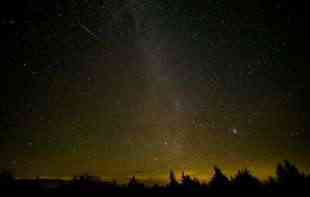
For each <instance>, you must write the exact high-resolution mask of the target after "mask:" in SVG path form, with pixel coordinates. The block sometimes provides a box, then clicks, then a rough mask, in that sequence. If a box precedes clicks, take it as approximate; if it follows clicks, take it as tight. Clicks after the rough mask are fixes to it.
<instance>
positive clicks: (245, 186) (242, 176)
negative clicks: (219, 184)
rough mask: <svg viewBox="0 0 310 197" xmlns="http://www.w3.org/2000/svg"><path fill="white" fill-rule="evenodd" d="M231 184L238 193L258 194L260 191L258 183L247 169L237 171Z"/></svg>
mask: <svg viewBox="0 0 310 197" xmlns="http://www.w3.org/2000/svg"><path fill="white" fill-rule="evenodd" d="M231 182H232V185H233V187H234V188H235V189H236V190H239V192H254V191H255V192H258V191H260V190H261V183H260V181H259V180H258V179H257V178H256V177H255V176H253V175H252V174H251V172H250V171H249V170H248V169H244V170H239V171H238V172H237V175H236V176H235V177H234V178H232V180H231Z"/></svg>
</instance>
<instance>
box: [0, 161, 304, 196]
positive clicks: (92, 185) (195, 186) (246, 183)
mask: <svg viewBox="0 0 310 197" xmlns="http://www.w3.org/2000/svg"><path fill="white" fill-rule="evenodd" d="M309 186H310V176H309V175H305V174H304V173H301V172H300V171H299V170H298V169H297V168H296V166H294V165H293V164H291V163H290V162H288V161H284V162H283V163H280V164H278V166H277V168H276V176H275V177H270V178H269V179H268V180H267V181H264V182H263V181H260V180H259V179H257V178H256V177H255V176H253V175H252V174H251V172H250V171H249V170H247V169H244V170H239V171H238V172H237V174H236V175H235V176H234V177H232V178H230V179H229V178H227V176H225V174H224V173H223V172H222V171H221V169H220V168H218V167H214V174H213V176H212V177H211V179H210V181H209V182H208V183H201V182H200V181H199V180H198V179H196V178H193V177H191V176H189V175H186V174H185V173H184V172H183V173H182V176H181V180H180V181H179V182H178V181H177V179H176V176H175V173H174V172H173V171H170V173H169V183H168V184H167V185H165V186H160V185H153V186H152V187H147V186H145V185H144V184H143V182H142V181H139V180H138V179H137V178H136V177H135V176H133V177H131V178H130V179H129V182H128V184H127V185H124V186H121V185H118V184H117V183H116V181H112V182H106V181H102V180H101V179H100V178H99V177H96V176H90V175H88V174H84V175H81V176H75V177H73V179H72V180H71V181H64V180H49V179H40V178H36V179H32V180H22V179H15V177H14V175H13V173H12V172H11V171H8V170H4V171H2V172H1V173H0V189H1V190H2V192H11V193H15V192H48V193H50V192H52V193H53V192H55V193H63V192H66V193H89V192H96V193H179V192H180V193H201V194H207V195H211V196H213V195H214V196H216V195H223V194H226V195H231V194H246V195H248V196H262V195H266V194H275V195H279V194H284V193H294V194H299V193H300V194H301V193H304V194H307V192H308V188H309Z"/></svg>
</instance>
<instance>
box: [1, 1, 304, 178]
mask: <svg viewBox="0 0 310 197" xmlns="http://www.w3.org/2000/svg"><path fill="white" fill-rule="evenodd" d="M10 2H11V4H10V5H9V4H8V3H7V4H6V3H4V4H3V5H2V6H1V9H2V10H1V13H2V14H1V18H0V23H1V24H0V25H1V32H2V33H1V34H2V41H1V48H2V49H1V51H2V55H1V56H2V57H3V58H1V59H3V60H1V62H2V63H1V75H0V77H1V81H2V82H1V100H0V101H1V102H0V115H1V116H0V117H1V118H0V126H1V127H0V156H1V162H0V168H9V169H13V170H14V171H15V172H16V175H17V176H19V177H33V176H37V175H38V176H47V177H71V176H72V175H76V174H81V173H84V172H88V173H91V174H96V175H99V176H104V177H114V178H116V179H118V180H122V179H125V178H127V177H128V176H130V175H137V176H139V177H142V178H145V179H163V178H166V175H167V173H168V171H169V170H170V169H174V170H176V171H177V172H180V171H183V170H185V171H186V172H188V173H190V174H192V175H194V176H197V177H199V178H208V176H209V175H210V173H211V169H212V166H213V165H219V166H220V167H222V168H223V170H224V172H226V173H227V174H232V173H234V172H235V171H236V170H237V169H240V168H245V167H248V168H249V169H250V170H252V171H253V173H254V174H255V175H257V176H259V177H262V178H264V177H266V176H267V175H273V173H274V167H275V165H276V164H277V162H280V161H282V160H284V159H288V160H291V161H292V162H294V163H296V164H297V166H298V167H300V168H301V169H303V170H305V171H307V172H309V171H310V170H309V167H310V158H309V154H310V147H309V144H310V132H309V119H308V116H309V110H308V108H307V107H309V104H308V99H309V96H308V95H307V92H308V91H309V87H308V82H309V79H308V78H309V77H308V72H307V66H308V65H309V57H308V54H307V50H306V47H308V43H307V39H306V29H305V26H306V18H305V17H306V11H307V7H306V5H302V4H301V2H297V3H296V2H293V1H286V0H274V1H269V0H265V1H263V0H251V1H241V0H234V1H228V0H203V1H191V0H156V1H155V0H88V1H87V0H79V1H78V0H66V1H61V0H55V1H31V0H29V1H23V2H20V1H10ZM298 3H299V4H298Z"/></svg>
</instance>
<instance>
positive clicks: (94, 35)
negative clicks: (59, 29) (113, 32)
mask: <svg viewBox="0 0 310 197" xmlns="http://www.w3.org/2000/svg"><path fill="white" fill-rule="evenodd" d="M78 24H79V26H80V27H81V28H82V29H83V30H84V31H86V32H87V33H88V34H89V35H90V36H91V37H93V39H95V40H97V41H100V42H102V40H101V39H100V38H99V37H98V36H97V35H96V34H95V33H94V32H93V31H91V30H90V29H89V28H88V27H86V26H85V25H83V24H82V23H80V22H78Z"/></svg>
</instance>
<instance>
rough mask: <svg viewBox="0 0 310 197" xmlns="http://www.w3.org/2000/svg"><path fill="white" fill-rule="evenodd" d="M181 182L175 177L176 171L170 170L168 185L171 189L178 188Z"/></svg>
mask: <svg viewBox="0 0 310 197" xmlns="http://www.w3.org/2000/svg"><path fill="white" fill-rule="evenodd" d="M178 185H179V183H178V181H177V179H176V177H175V173H174V171H172V170H170V172H169V183H168V187H169V188H170V189H176V188H177V187H178Z"/></svg>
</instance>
